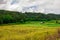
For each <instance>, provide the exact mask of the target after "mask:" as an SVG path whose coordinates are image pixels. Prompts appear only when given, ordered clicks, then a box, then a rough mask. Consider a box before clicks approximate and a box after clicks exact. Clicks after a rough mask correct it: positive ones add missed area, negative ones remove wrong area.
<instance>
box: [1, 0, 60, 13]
mask: <svg viewBox="0 0 60 40" xmlns="http://www.w3.org/2000/svg"><path fill="white" fill-rule="evenodd" d="M0 9H4V10H11V11H19V12H43V13H56V14H59V13H60V0H0Z"/></svg>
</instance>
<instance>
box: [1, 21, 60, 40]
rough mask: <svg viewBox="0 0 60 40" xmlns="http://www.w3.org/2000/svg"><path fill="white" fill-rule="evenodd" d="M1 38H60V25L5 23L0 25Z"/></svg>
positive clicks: (57, 39)
mask: <svg viewBox="0 0 60 40" xmlns="http://www.w3.org/2000/svg"><path fill="white" fill-rule="evenodd" d="M56 25H57V26H56ZM48 26H49V27H48ZM54 26H55V27H54ZM0 40H60V25H59V24H54V23H52V24H48V23H46V24H39V23H37V22H36V23H35V24H34V23H31V24H17V25H16V24H15V25H3V26H0Z"/></svg>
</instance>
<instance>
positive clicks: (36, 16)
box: [0, 10, 60, 24]
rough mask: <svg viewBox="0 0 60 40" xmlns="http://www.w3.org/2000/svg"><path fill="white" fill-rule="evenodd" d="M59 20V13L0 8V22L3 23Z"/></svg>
mask: <svg viewBox="0 0 60 40" xmlns="http://www.w3.org/2000/svg"><path fill="white" fill-rule="evenodd" d="M50 20H60V14H51V13H50V14H44V13H33V12H25V13H22V12H13V11H5V10H0V24H4V23H6V24H7V23H16V22H19V23H25V22H26V21H50Z"/></svg>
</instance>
